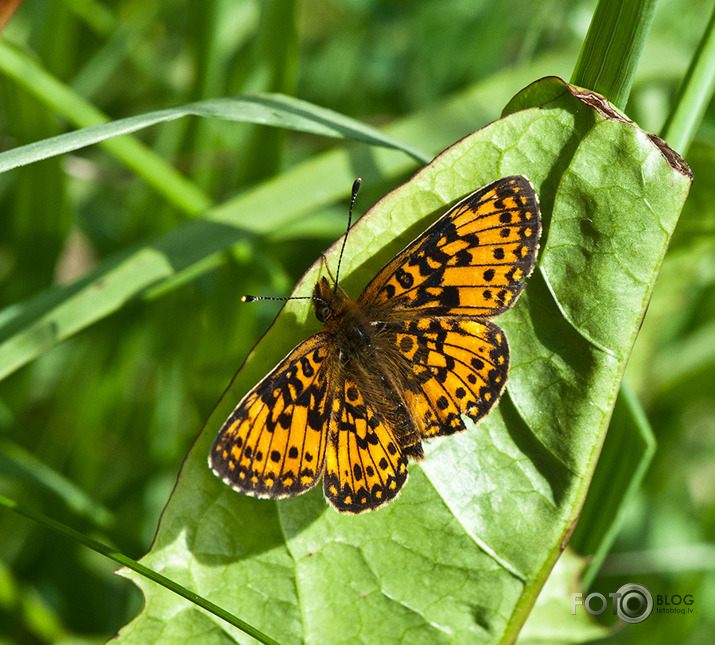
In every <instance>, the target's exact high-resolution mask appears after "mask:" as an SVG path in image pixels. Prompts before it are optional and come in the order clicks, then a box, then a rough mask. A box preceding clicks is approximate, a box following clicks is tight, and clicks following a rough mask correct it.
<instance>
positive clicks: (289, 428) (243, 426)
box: [209, 332, 330, 498]
mask: <svg viewBox="0 0 715 645" xmlns="http://www.w3.org/2000/svg"><path fill="white" fill-rule="evenodd" d="M329 357H330V355H329V345H328V339H327V334H326V333H325V332H319V333H317V334H315V335H313V336H311V337H310V338H308V339H307V340H305V341H303V342H302V343H300V344H299V345H298V346H297V347H296V348H295V349H294V350H293V351H292V352H291V353H290V354H288V356H286V358H284V359H283V360H282V361H281V362H280V363H279V364H278V365H277V366H276V367H275V369H273V371H272V372H271V373H270V374H268V376H266V377H265V378H264V379H263V380H262V381H261V382H260V383H259V384H258V385H256V387H254V388H253V389H252V390H251V391H250V392H249V393H248V394H247V395H246V396H245V397H244V398H243V399H242V400H241V402H240V403H239V404H238V405H237V406H236V409H235V410H234V411H233V413H232V414H231V416H230V417H229V418H228V419H227V420H226V422H225V423H224V424H223V426H222V427H221V430H220V431H219V433H218V436H217V437H216V440H215V441H214V445H213V448H212V449H211V453H210V456H209V465H210V466H211V468H212V469H213V471H214V472H215V473H216V474H217V475H218V476H219V477H220V478H221V479H223V481H224V482H226V483H227V484H228V485H229V486H231V487H232V488H234V489H236V490H238V491H240V492H242V493H247V494H249V495H253V496H255V497H271V498H278V497H288V496H292V495H298V494H299V493H303V492H305V491H306V490H308V489H309V488H312V487H313V486H315V484H316V482H317V481H318V480H319V479H320V476H321V475H322V473H323V467H324V458H325V442H326V432H325V428H326V426H327V424H328V420H329V418H330V402H329V401H330V396H329V376H330V369H329V367H330V360H329Z"/></svg>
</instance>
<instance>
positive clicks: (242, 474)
mask: <svg viewBox="0 0 715 645" xmlns="http://www.w3.org/2000/svg"><path fill="white" fill-rule="evenodd" d="M357 185H359V184H358V183H357V182H356V188H355V190H356V189H357ZM353 199H354V194H353ZM540 229H541V223H540V218H539V205H538V200H537V197H536V193H535V192H534V189H533V187H532V185H531V183H530V182H529V180H528V179H526V177H523V176H514V177H504V178H502V179H499V180H497V181H495V182H494V183H492V184H489V185H488V186H485V187H484V188H480V189H479V190H477V191H475V192H474V193H472V194H471V195H469V196H467V197H465V198H464V199H463V200H462V201H461V202H459V203H458V204H456V205H455V206H454V207H453V208H452V209H450V210H449V211H448V212H447V213H445V214H444V215H443V216H442V217H441V218H440V219H439V220H437V221H436V222H435V223H434V224H433V225H432V226H430V227H429V228H428V229H427V230H426V231H425V232H424V233H422V235H420V236H419V237H418V238H417V239H416V240H415V241H414V242H412V243H411V244H410V245H409V246H407V248H405V249H404V250H403V251H402V252H401V253H398V254H397V255H396V256H395V258H394V259H393V260H392V261H391V262H390V263H388V264H387V266H385V267H384V268H383V269H382V270H381V271H379V272H378V274H377V275H376V276H375V277H374V278H373V279H372V281H371V282H370V283H369V284H368V285H367V287H365V290H364V291H363V292H362V293H361V294H360V297H359V298H358V299H357V300H351V299H350V298H349V296H348V295H347V294H346V293H345V291H343V289H342V288H341V287H340V286H339V285H337V283H336V284H335V285H334V286H333V285H331V284H330V283H329V282H328V280H327V279H326V278H325V277H322V278H321V279H320V280H319V281H318V283H317V284H316V285H315V290H314V292H313V299H314V302H315V314H316V316H317V318H318V320H320V321H321V322H322V323H323V324H324V328H323V330H322V331H320V332H318V333H317V334H314V335H313V336H311V337H310V338H308V339H307V340H304V341H303V342H302V343H300V344H299V345H298V346H297V347H296V348H295V349H294V350H293V351H292V352H290V354H288V356H287V357H286V358H284V359H283V360H282V361H281V362H280V363H279V364H278V365H277V366H276V367H275V368H274V369H273V371H272V372H271V373H270V374H268V376H266V377H265V378H264V379H263V380H262V381H261V382H260V383H259V384H258V385H256V386H255V387H254V388H253V389H252V390H251V391H250V392H249V393H248V394H247V395H246V396H245V397H244V398H243V399H242V400H241V402H240V403H239V404H238V405H237V406H236V409H235V410H234V411H233V413H232V414H231V416H230V417H229V418H228V419H227V420H226V422H225V423H224V424H223V427H222V428H221V430H220V431H219V434H218V436H217V437H216V440H215V442H214V445H213V448H212V450H211V454H210V456H209V464H210V465H211V468H212V469H213V471H214V472H215V473H216V475H218V476H219V477H220V478H221V479H223V481H224V482H226V483H227V484H228V485H229V486H231V487H232V488H234V489H236V490H238V491H240V492H242V493H246V494H248V495H253V496H255V497H269V498H280V497H290V496H293V495H299V494H300V493H303V492H305V491H307V490H308V489H310V488H313V487H314V486H315V485H316V484H317V483H318V480H319V479H320V478H321V477H322V478H323V490H324V492H325V497H326V498H327V499H328V501H329V502H330V503H331V504H332V505H333V506H334V507H335V508H336V509H337V510H338V511H343V512H346V513H361V512H363V511H367V510H372V509H375V508H378V507H379V506H382V505H383V504H385V503H386V502H388V501H389V500H391V499H393V498H394V497H395V496H396V495H397V494H398V493H399V491H400V489H401V488H402V486H403V485H404V483H405V480H406V479H407V458H408V457H412V458H413V459H416V460H419V459H422V458H423V457H424V453H423V451H422V443H421V441H422V439H423V438H431V437H439V436H444V435H449V434H452V433H454V432H459V431H461V430H464V429H465V426H464V422H463V421H462V416H463V415H464V416H467V417H469V418H470V419H472V421H475V422H477V421H479V420H480V419H482V418H483V417H484V416H485V415H486V414H487V413H488V412H489V411H490V410H491V409H492V407H493V406H494V404H495V403H496V402H497V401H498V400H499V397H500V395H501V393H502V390H503V389H504V385H505V383H506V379H507V373H508V370H509V345H508V344H507V340H506V337H505V335H504V332H503V331H502V330H501V329H500V328H499V327H497V325H495V324H494V323H493V322H491V321H490V320H489V319H490V318H493V317H495V316H498V315H500V314H502V313H504V312H505V311H506V310H507V309H509V308H510V307H511V306H512V305H513V304H514V302H515V301H516V299H517V298H518V296H519V294H520V293H521V292H522V290H523V289H524V286H525V284H524V282H523V280H524V278H526V277H527V276H528V275H529V274H530V273H531V272H532V270H533V268H534V265H535V262H536V253H537V250H538V246H539V235H540Z"/></svg>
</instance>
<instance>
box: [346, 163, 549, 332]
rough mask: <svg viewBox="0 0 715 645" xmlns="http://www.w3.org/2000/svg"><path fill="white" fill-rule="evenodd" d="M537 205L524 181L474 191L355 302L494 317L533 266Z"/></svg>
mask: <svg viewBox="0 0 715 645" xmlns="http://www.w3.org/2000/svg"><path fill="white" fill-rule="evenodd" d="M539 234H540V220H539V204H538V200H537V197H536V193H535V192H534V188H533V186H532V185H531V183H530V182H529V180H528V179H527V178H526V177H523V176H514V177H504V178H502V179H499V180H497V181H495V182H494V183H492V184H489V185H488V186H485V187H484V188H480V189H479V190H477V191H475V192H474V193H472V194H471V195H469V196H467V197H466V198H465V199H463V200H462V201H461V202H459V203H458V204H456V205H455V206H454V207H453V208H452V209H451V210H450V211H448V212H447V213H445V214H444V215H443V216H442V217H441V218H440V219H439V220H437V221H436V222H435V223H434V224H433V225H432V226H431V227H430V228H428V229H427V230H426V231H425V232H424V233H423V234H422V235H420V236H419V237H418V238H417V239H416V240H415V241H414V242H412V243H411V244H410V245H409V246H407V247H406V248H405V249H404V250H403V251H402V252H401V253H399V254H398V255H397V256H395V258H394V259H393V260H392V261H391V262H389V263H388V264H387V265H386V266H385V267H384V268H383V269H382V270H381V271H380V272H379V273H378V274H377V275H376V276H375V278H374V279H373V280H372V281H371V282H370V284H368V286H367V287H366V288H365V290H364V291H363V292H362V294H361V295H360V298H359V299H358V302H360V303H364V304H366V305H369V304H384V305H386V306H388V307H389V310H390V311H391V312H393V313H394V314H395V315H397V314H398V312H402V311H406V312H414V313H417V311H418V310H429V313H430V314H431V315H469V316H479V317H484V318H492V317H494V316H498V315H499V314H501V313H503V312H504V311H506V310H507V309H508V308H509V307H511V306H512V304H513V303H514V301H515V300H516V298H517V297H518V296H519V294H520V293H521V291H522V290H523V288H524V282H523V278H525V277H527V276H528V275H529V274H530V273H531V271H532V270H533V268H534V264H535V261H536V251H537V248H538V243H539Z"/></svg>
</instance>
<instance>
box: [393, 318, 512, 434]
mask: <svg viewBox="0 0 715 645" xmlns="http://www.w3.org/2000/svg"><path fill="white" fill-rule="evenodd" d="M389 329H390V332H391V333H392V334H394V343H393V344H394V346H395V347H397V348H399V350H400V352H401V354H402V356H403V357H404V359H405V360H406V361H407V362H409V364H410V365H411V366H412V371H413V374H414V375H415V379H416V380H417V382H418V383H419V387H416V388H415V387H412V388H410V389H409V390H408V392H407V401H406V402H407V406H408V408H409V409H410V410H412V412H413V415H414V418H415V422H416V423H417V424H418V426H419V430H420V434H421V435H422V437H423V438H429V437H437V436H442V435H449V434H452V433H454V432H459V431H461V430H464V429H465V428H464V423H463V421H462V418H461V415H466V416H468V417H469V418H470V419H472V421H474V422H475V423H476V422H477V421H479V420H481V419H482V418H483V417H485V416H486V415H487V414H488V413H489V411H490V410H491V409H492V407H493V406H494V404H495V403H496V402H497V401H498V400H499V397H500V396H501V393H502V390H503V389H504V385H505V384H506V378H507V373H508V371H509V346H508V344H507V340H506V336H505V335H504V332H503V331H502V330H501V329H500V328H499V327H498V326H497V325H495V324H494V323H492V322H490V321H488V320H487V321H480V320H474V319H470V318H462V317H443V318H419V319H416V320H408V321H400V322H397V323H392V324H391V325H390V326H389Z"/></svg>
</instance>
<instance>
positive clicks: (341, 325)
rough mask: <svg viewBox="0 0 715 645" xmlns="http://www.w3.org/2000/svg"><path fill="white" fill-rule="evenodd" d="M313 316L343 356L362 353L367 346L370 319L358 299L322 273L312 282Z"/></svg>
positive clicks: (353, 356)
mask: <svg viewBox="0 0 715 645" xmlns="http://www.w3.org/2000/svg"><path fill="white" fill-rule="evenodd" d="M313 297H314V298H315V316H316V318H317V319H318V320H319V321H320V322H322V323H323V324H324V325H325V331H327V332H328V333H329V334H330V335H331V336H332V337H333V339H334V340H335V342H336V344H337V348H338V349H339V350H340V353H341V355H342V357H343V360H350V359H352V358H355V357H358V356H360V355H363V354H364V353H365V352H366V351H369V350H370V348H371V338H372V334H373V332H372V331H371V329H372V328H371V324H370V319H369V317H368V316H367V315H366V313H365V311H364V310H363V308H362V307H360V305H358V303H356V302H355V301H354V300H351V299H350V298H349V297H348V295H347V294H346V293H345V292H344V291H343V290H342V289H340V288H338V289H333V287H331V285H330V283H329V282H328V280H327V279H326V278H325V277H323V278H321V279H320V280H319V281H318V283H317V284H316V285H315V290H314V292H313Z"/></svg>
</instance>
